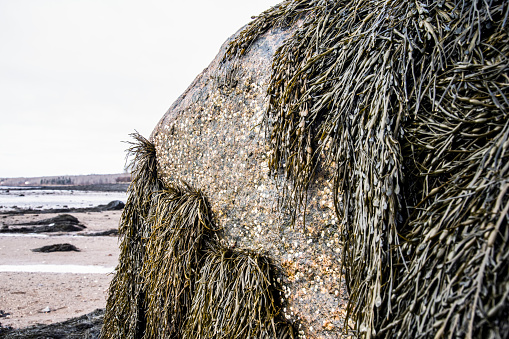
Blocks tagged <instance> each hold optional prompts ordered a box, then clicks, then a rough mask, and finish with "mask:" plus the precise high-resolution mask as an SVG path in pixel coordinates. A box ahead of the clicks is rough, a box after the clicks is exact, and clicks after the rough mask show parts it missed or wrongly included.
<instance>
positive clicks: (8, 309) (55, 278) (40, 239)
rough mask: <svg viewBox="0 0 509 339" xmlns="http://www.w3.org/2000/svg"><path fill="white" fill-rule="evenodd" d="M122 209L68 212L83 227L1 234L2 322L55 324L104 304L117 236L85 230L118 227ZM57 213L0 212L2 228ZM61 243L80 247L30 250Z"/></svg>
mask: <svg viewBox="0 0 509 339" xmlns="http://www.w3.org/2000/svg"><path fill="white" fill-rule="evenodd" d="M121 213H122V211H101V212H70V213H68V214H71V215H72V216H74V217H76V218H77V219H78V220H79V221H80V223H81V224H83V225H85V226H86V228H85V229H84V230H83V231H79V232H60V233H44V234H19V233H9V234H5V233H0V311H3V314H1V312H0V314H1V315H0V324H1V325H2V326H4V327H7V326H11V327H13V328H23V327H27V326H31V325H35V324H51V323H56V322H61V321H64V320H66V319H69V318H73V317H77V316H81V315H84V314H87V313H90V312H92V311H94V310H95V309H97V308H104V307H105V305H106V298H107V289H108V287H109V283H110V281H111V279H112V277H113V275H112V274H111V273H108V272H112V271H113V269H114V268H115V266H116V265H117V262H118V254H119V248H118V238H117V236H86V234H89V233H93V232H100V231H107V230H110V229H114V228H117V227H118V222H119V219H120V215H121ZM59 214H61V213H40V214H36V213H30V214H20V215H9V214H0V228H2V227H6V226H8V225H13V224H19V223H26V222H33V221H38V220H42V219H48V218H52V217H55V216H57V215H59ZM61 243H69V244H72V245H74V246H75V247H76V248H78V249H79V250H80V251H79V252H76V251H71V252H51V253H41V252H33V251H32V249H36V248H41V247H43V246H48V245H54V244H61ZM56 272H59V273H56ZM70 272H73V273H70Z"/></svg>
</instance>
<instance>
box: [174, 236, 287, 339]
mask: <svg viewBox="0 0 509 339" xmlns="http://www.w3.org/2000/svg"><path fill="white" fill-rule="evenodd" d="M280 276H281V275H280V274H278V268H277V267H276V266H275V265H274V263H273V262H272V261H271V260H270V259H269V258H268V257H267V256H264V255H261V254H259V253H257V252H254V251H249V250H241V249H231V248H226V247H224V246H221V245H219V244H218V243H217V244H211V246H210V247H209V248H208V249H207V251H206V254H205V256H204V259H203V266H202V268H201V272H200V280H199V281H198V283H197V287H196V292H195V295H194V298H193V303H192V307H191V309H190V314H189V317H188V320H187V323H186V326H185V332H184V336H183V338H189V339H191V338H193V339H205V338H207V339H208V338H217V339H219V338H222V339H230V338H231V339H233V338H281V339H284V338H294V335H293V327H292V326H291V325H290V324H289V323H288V322H286V321H285V320H284V318H283V316H282V306H281V301H280V299H281V298H280V292H281V290H282V288H281V285H280V284H279V283H278V280H279V278H280Z"/></svg>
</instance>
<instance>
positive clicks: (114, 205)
mask: <svg viewBox="0 0 509 339" xmlns="http://www.w3.org/2000/svg"><path fill="white" fill-rule="evenodd" d="M124 206H125V204H124V203H123V202H122V201H120V200H113V201H112V202H110V203H109V204H108V205H106V208H105V210H107V211H118V210H121V209H123V208H124Z"/></svg>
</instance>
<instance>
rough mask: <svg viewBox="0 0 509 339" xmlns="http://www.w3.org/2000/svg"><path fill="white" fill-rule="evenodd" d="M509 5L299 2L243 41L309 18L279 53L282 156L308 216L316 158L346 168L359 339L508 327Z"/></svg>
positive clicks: (277, 117) (273, 140)
mask: <svg viewBox="0 0 509 339" xmlns="http://www.w3.org/2000/svg"><path fill="white" fill-rule="evenodd" d="M296 6H302V7H301V9H303V10H301V11H300V12H299V11H295V10H294V8H296ZM508 13H509V4H508V3H507V1H484V2H479V1H460V0H457V1H422V2H417V1H368V0H354V1H320V0H316V1H286V2H284V3H282V4H281V5H280V6H278V7H277V8H273V9H271V10H270V11H268V12H265V13H264V14H262V16H260V17H258V18H256V19H255V22H253V23H251V24H250V25H249V26H248V27H247V28H246V29H245V30H244V32H242V33H241V34H240V35H239V38H237V40H236V41H234V42H232V43H231V45H230V46H231V49H230V50H229V51H228V52H227V56H230V57H231V56H236V57H239V56H240V55H241V54H242V53H243V51H245V50H246V49H247V48H248V47H249V45H250V44H251V43H252V42H253V41H254V40H255V39H256V37H257V36H259V35H260V34H263V33H264V32H266V31H267V30H268V29H269V28H271V27H280V26H281V24H282V23H284V22H288V18H290V17H292V16H293V17H298V16H299V15H300V16H303V20H304V21H303V25H302V26H301V27H300V28H299V29H298V30H297V31H296V33H294V34H293V36H292V37H290V38H289V39H288V40H287V41H285V43H284V44H283V46H281V47H280V48H279V49H278V51H277V52H276V54H275V56H274V60H273V65H272V76H271V79H270V83H269V87H268V91H267V95H268V97H269V108H268V110H267V112H266V123H267V130H268V138H269V142H270V145H271V147H272V151H271V156H270V162H269V166H270V168H271V170H272V172H273V174H274V175H279V174H283V175H284V176H286V178H287V179H288V182H289V184H288V185H287V187H285V191H284V195H285V197H286V199H285V201H286V202H288V204H289V205H291V206H292V207H293V211H294V213H297V212H298V211H300V210H301V209H302V208H304V213H305V206H306V203H307V191H308V189H309V187H310V183H311V181H312V179H313V177H314V175H315V173H316V171H317V168H318V167H317V166H321V168H322V169H324V170H327V171H329V172H331V173H332V174H333V177H334V193H333V198H334V201H335V209H336V214H337V215H338V217H340V218H341V220H342V223H343V230H342V235H343V238H344V240H345V251H344V258H343V264H344V265H345V268H346V272H347V285H348V287H349V290H350V303H349V306H348V311H349V316H350V317H352V318H353V319H355V320H356V326H355V330H356V331H357V334H358V336H360V337H367V338H369V337H371V336H379V337H412V336H417V337H442V336H452V335H458V336H461V337H463V336H465V337H485V336H493V337H505V336H506V334H507V333H508V332H507V328H508V326H509V325H508V322H507V316H508V315H509V306H508V302H507V300H508V299H507V296H508V293H509V292H508V291H509V283H508V281H509V275H508V274H509V273H508V272H509V271H508V267H509V256H508V255H507V253H508V250H509V248H508V240H509V238H508V237H509V234H508V233H509V230H508V227H507V219H508V218H509V216H508V209H509V192H508V191H507V188H508V186H507V182H508V181H509V176H508V171H507V170H508V165H507V164H508V163H509V162H508V155H507V151H506V149H507V146H508V145H509V142H508V139H507V138H508V124H509V123H508V111H509V100H508V96H509V95H508V94H509V81H508V80H509V76H508V69H509V60H508V56H509V47H508V46H509V41H508V40H509V38H508V29H507V25H508V23H507V19H508ZM290 22H291V20H290ZM227 56H225V57H227ZM340 198H342V199H340Z"/></svg>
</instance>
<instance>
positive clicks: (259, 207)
mask: <svg viewBox="0 0 509 339" xmlns="http://www.w3.org/2000/svg"><path fill="white" fill-rule="evenodd" d="M299 25H301V22H297V23H296V24H295V25H294V26H293V27H290V28H288V29H279V28H278V29H272V30H269V31H268V32H267V33H265V34H263V35H262V36H261V37H259V38H258V39H257V40H256V41H255V42H254V43H253V45H252V46H251V48H250V49H249V51H248V52H247V53H246V55H244V56H243V57H242V58H240V59H233V60H226V61H224V62H222V58H223V56H224V53H225V50H226V47H227V44H228V42H229V41H231V40H232V39H233V38H234V37H235V36H234V37H232V38H230V40H228V41H227V42H226V43H225V44H224V45H223V46H222V48H221V50H220V52H219V54H218V55H217V57H216V58H215V59H214V60H213V61H212V63H211V64H210V65H209V67H208V68H207V69H205V70H204V71H203V72H202V73H201V74H200V75H199V76H198V77H197V78H196V79H195V81H194V82H193V84H192V85H191V86H190V87H189V88H188V89H187V90H186V92H185V93H184V94H183V95H182V96H181V97H180V98H179V99H178V100H177V101H176V102H175V103H174V104H173V105H172V106H171V108H170V109H169V110H168V112H167V113H166V114H165V115H164V117H163V118H162V119H161V120H160V122H159V124H158V125H157V127H156V128H155V129H154V131H153V133H152V140H153V142H154V143H155V145H156V150H157V159H158V166H159V169H158V171H159V174H160V176H161V177H162V178H163V180H164V181H165V182H166V183H172V182H178V181H179V180H183V181H185V182H187V183H189V184H191V185H192V186H194V187H196V188H199V189H202V190H204V192H205V193H206V195H207V196H208V198H209V200H210V202H211V205H212V208H213V211H214V213H215V215H216V217H217V221H218V223H219V224H220V225H221V226H222V227H224V232H225V235H226V239H227V241H228V242H229V244H230V245H231V246H237V247H241V248H249V249H253V250H257V251H260V252H264V253H267V254H268V255H269V256H271V257H273V258H274V259H275V260H276V262H277V263H278V264H279V265H280V266H281V267H282V268H283V270H284V272H285V273H286V277H285V279H284V280H285V281H284V296H283V298H284V299H286V301H287V307H286V308H285V313H286V314H285V316H286V317H287V318H288V319H290V320H291V321H294V322H296V323H297V324H299V325H298V326H299V334H300V337H306V338H338V337H340V336H341V335H342V333H343V334H344V333H345V332H346V331H347V329H346V328H345V327H346V324H345V323H344V317H345V307H346V304H347V299H346V298H347V296H346V292H344V289H343V274H342V271H341V252H342V246H341V243H340V239H339V233H340V232H339V229H338V228H339V225H338V220H337V219H336V217H335V214H334V210H333V202H332V195H331V188H332V182H331V181H330V180H329V179H330V177H329V176H328V175H327V173H318V175H316V177H315V178H316V180H315V181H314V182H313V184H312V187H310V189H309V193H308V204H307V210H306V214H305V222H304V217H303V215H302V213H301V214H300V215H298V216H297V222H296V225H295V226H292V225H291V215H290V213H289V212H290V211H288V210H285V209H284V208H280V204H279V203H278V201H280V199H281V198H282V187H283V186H284V178H274V176H272V175H271V174H270V173H269V170H268V163H267V161H268V152H269V147H268V144H267V141H266V138H265V134H264V126H265V125H264V121H263V116H264V111H265V109H266V106H267V102H268V100H267V97H266V94H265V93H266V89H267V85H268V81H269V79H270V74H271V63H272V57H273V55H274V53H275V51H276V50H277V48H278V47H279V46H281V44H282V43H283V42H284V40H285V39H286V38H288V37H289V36H290V34H292V32H293V31H294V30H295V29H296V28H297V27H298V26H299Z"/></svg>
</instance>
